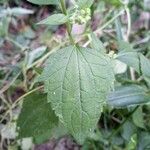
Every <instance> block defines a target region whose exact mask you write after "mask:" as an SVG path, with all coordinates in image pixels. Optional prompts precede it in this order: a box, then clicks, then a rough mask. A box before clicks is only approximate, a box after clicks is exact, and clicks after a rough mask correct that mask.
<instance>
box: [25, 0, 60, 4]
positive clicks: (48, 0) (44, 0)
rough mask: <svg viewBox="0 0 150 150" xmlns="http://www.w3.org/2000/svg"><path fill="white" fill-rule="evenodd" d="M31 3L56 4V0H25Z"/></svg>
mask: <svg viewBox="0 0 150 150" xmlns="http://www.w3.org/2000/svg"><path fill="white" fill-rule="evenodd" d="M27 1H29V2H31V3H33V4H37V5H50V4H52V5H56V4H58V0H27Z"/></svg>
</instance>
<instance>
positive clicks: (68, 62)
mask: <svg viewBox="0 0 150 150" xmlns="http://www.w3.org/2000/svg"><path fill="white" fill-rule="evenodd" d="M41 79H42V80H43V81H44V83H45V90H46V92H47V93H48V102H50V103H51V105H52V109H53V110H55V113H56V115H57V116H58V117H59V119H60V121H61V122H62V123H63V124H64V125H65V127H66V128H67V129H68V131H69V132H70V133H71V134H72V135H73V136H74V137H75V139H76V140H77V141H78V142H79V143H83V142H84V140H85V138H86V137H88V135H90V133H92V132H93V130H94V128H95V127H96V124H97V122H98V120H99V117H100V114H101V111H102V108H103V106H104V105H105V102H106V94H107V93H108V92H109V90H110V89H111V87H112V85H113V81H114V75H113V72H112V68H111V62H110V59H109V58H108V57H106V56H104V55H102V54H100V53H98V52H97V51H96V50H93V49H89V48H77V47H74V46H69V47H67V48H64V49H61V50H59V51H57V52H56V53H54V54H53V55H51V56H50V58H49V60H48V62H47V67H46V68H45V70H44V72H43V74H42V76H41Z"/></svg>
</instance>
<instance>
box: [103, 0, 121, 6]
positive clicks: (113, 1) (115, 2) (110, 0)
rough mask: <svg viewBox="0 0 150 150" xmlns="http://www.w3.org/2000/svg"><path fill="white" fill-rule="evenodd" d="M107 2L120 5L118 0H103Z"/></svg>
mask: <svg viewBox="0 0 150 150" xmlns="http://www.w3.org/2000/svg"><path fill="white" fill-rule="evenodd" d="M104 1H105V2H106V3H107V4H111V5H113V6H116V7H120V6H121V5H122V3H121V1H120V0H104Z"/></svg>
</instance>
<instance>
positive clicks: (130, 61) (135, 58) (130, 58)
mask: <svg viewBox="0 0 150 150" xmlns="http://www.w3.org/2000/svg"><path fill="white" fill-rule="evenodd" d="M116 59H118V60H120V61H122V62H124V63H125V64H127V65H128V66H130V67H133V68H134V69H135V70H136V71H137V72H138V73H140V62H139V55H138V53H137V52H122V53H119V54H118V56H117V57H116Z"/></svg>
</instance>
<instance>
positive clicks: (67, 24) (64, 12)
mask: <svg viewBox="0 0 150 150" xmlns="http://www.w3.org/2000/svg"><path fill="white" fill-rule="evenodd" d="M60 4H61V9H62V13H63V14H64V15H66V16H67V9H66V6H65V1H64V0H60ZM66 27H67V33H68V36H69V39H70V42H71V43H72V44H73V45H75V42H74V39H73V37H72V35H71V25H70V23H69V21H67V23H66Z"/></svg>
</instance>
